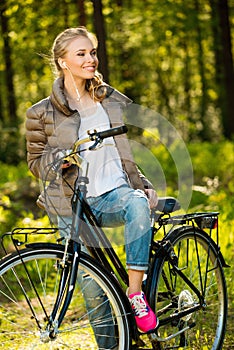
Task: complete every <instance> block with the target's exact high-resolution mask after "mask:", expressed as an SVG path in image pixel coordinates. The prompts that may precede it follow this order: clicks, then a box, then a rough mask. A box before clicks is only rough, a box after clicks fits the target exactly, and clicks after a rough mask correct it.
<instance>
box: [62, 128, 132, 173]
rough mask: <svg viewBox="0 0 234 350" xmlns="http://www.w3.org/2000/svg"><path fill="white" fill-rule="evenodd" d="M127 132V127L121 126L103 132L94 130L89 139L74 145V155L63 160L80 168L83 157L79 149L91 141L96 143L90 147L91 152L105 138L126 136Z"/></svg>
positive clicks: (89, 133) (89, 134)
mask: <svg viewBox="0 0 234 350" xmlns="http://www.w3.org/2000/svg"><path fill="white" fill-rule="evenodd" d="M127 131H128V128H127V126H126V125H121V126H118V127H115V128H110V129H107V130H103V131H96V130H94V131H93V132H88V137H87V138H85V139H82V140H78V141H76V142H75V144H74V147H73V150H72V153H71V154H69V155H68V156H66V157H65V158H64V159H63V160H64V161H67V162H70V163H72V164H76V165H78V166H80V164H81V157H80V156H79V155H78V148H79V146H80V145H82V144H84V143H87V142H89V141H95V142H94V144H93V145H92V146H90V147H89V150H93V149H95V147H96V146H97V145H98V144H99V143H101V142H102V140H104V139H105V138H108V137H113V136H117V135H121V134H125V133H126V132H127Z"/></svg>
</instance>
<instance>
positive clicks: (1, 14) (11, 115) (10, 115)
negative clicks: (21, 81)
mask: <svg viewBox="0 0 234 350" xmlns="http://www.w3.org/2000/svg"><path fill="white" fill-rule="evenodd" d="M6 9H7V3H6V1H5V0H2V3H1V10H0V18H1V21H0V22H1V32H2V36H3V45H4V46H3V57H4V61H5V62H4V63H5V84H6V88H7V89H6V90H7V91H6V101H7V113H6V115H5V118H4V119H5V123H4V124H5V126H15V127H17V125H18V119H17V113H16V101H15V90H14V84H13V76H14V73H13V68H12V61H11V47H10V38H9V35H8V32H9V31H8V17H7V16H6V14H5V11H6Z"/></svg>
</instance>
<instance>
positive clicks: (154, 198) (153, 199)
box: [145, 188, 158, 209]
mask: <svg viewBox="0 0 234 350" xmlns="http://www.w3.org/2000/svg"><path fill="white" fill-rule="evenodd" d="M145 193H146V195H147V197H148V200H149V205H150V209H152V208H155V207H156V206H157V204H158V195H157V193H156V192H155V190H153V189H151V188H146V189H145Z"/></svg>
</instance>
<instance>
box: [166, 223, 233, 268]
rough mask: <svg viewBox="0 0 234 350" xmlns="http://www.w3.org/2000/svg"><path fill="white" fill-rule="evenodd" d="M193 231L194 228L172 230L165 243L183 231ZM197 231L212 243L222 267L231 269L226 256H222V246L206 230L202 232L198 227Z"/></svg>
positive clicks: (186, 227) (185, 227) (184, 227)
mask: <svg viewBox="0 0 234 350" xmlns="http://www.w3.org/2000/svg"><path fill="white" fill-rule="evenodd" d="M191 229H193V227H192V226H183V227H178V228H175V229H171V230H170V231H169V232H168V234H167V235H166V236H165V237H164V239H163V241H167V240H168V241H170V237H171V236H172V235H175V234H177V233H178V232H182V231H183V232H184V231H187V230H191ZM196 230H197V231H199V232H201V233H202V235H203V236H205V237H206V239H207V240H208V241H210V243H211V245H212V247H213V249H214V250H215V252H216V255H217V258H218V259H219V261H220V263H221V266H222V267H230V265H228V264H227V263H226V261H225V259H224V256H223V254H222V252H221V250H220V246H219V245H217V243H216V242H215V241H214V240H213V239H212V238H211V237H210V236H209V235H208V234H207V233H206V232H205V231H204V230H202V229H200V228H198V227H196ZM169 249H170V248H168V250H169Z"/></svg>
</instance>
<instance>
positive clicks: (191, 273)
mask: <svg viewBox="0 0 234 350" xmlns="http://www.w3.org/2000/svg"><path fill="white" fill-rule="evenodd" d="M165 240H169V241H170V243H171V245H172V246H173V248H174V252H175V254H176V256H177V258H178V268H179V269H181V271H182V272H183V273H184V274H185V275H186V276H187V277H188V278H189V280H190V281H191V282H193V283H194V285H195V287H196V288H197V289H198V290H199V291H201V290H203V293H202V294H203V295H204V297H205V300H204V305H203V307H202V308H200V309H199V310H198V311H195V312H194V313H191V314H189V315H187V316H185V317H184V318H183V319H180V320H177V321H176V320H175V321H173V322H170V323H167V324H165V325H163V324H162V325H161V327H159V329H158V331H157V337H156V338H157V344H158V347H157V348H158V349H173V348H179V349H193V350H200V349H206V350H220V349H222V345H223V341H224V336H225V329H226V322H227V308H228V298H227V289H226V282H225V276H224V271H223V268H222V263H221V261H220V259H219V256H218V249H217V246H216V244H215V243H214V241H213V240H211V238H210V237H209V235H208V234H207V233H206V232H204V231H203V230H201V229H199V228H194V227H187V226H186V227H183V228H177V229H175V230H174V231H171V233H170V234H168V235H167V236H166V238H165ZM199 266H200V268H199ZM206 271H209V272H207V273H206ZM165 276H166V277H167V278H165ZM166 280H167V283H168V285H167V286H166V283H165V281H166ZM152 281H155V283H153V284H152V285H151V290H150V293H149V295H150V297H149V299H150V303H151V305H153V306H154V309H155V312H156V313H157V315H158V317H159V325H160V319H161V320H162V319H163V318H165V317H169V318H170V317H171V315H173V314H176V313H178V311H183V310H186V308H187V307H189V306H196V305H198V304H199V300H198V297H197V296H196V294H195V293H194V291H192V289H191V288H190V287H189V286H188V285H187V284H186V283H185V282H184V281H183V280H182V279H181V277H180V276H179V275H178V274H174V273H173V271H172V269H171V265H170V263H169V262H168V259H167V257H166V256H164V257H159V258H157V259H155V265H154V269H153V276H152ZM169 290H170V292H169ZM162 323H163V321H162ZM186 326H188V327H191V328H189V329H188V330H187V331H185V332H182V333H181V334H180V335H178V336H177V337H174V338H172V339H168V340H166V338H168V337H169V336H170V335H173V334H175V333H176V332H178V331H179V330H180V329H184V327H186Z"/></svg>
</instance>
